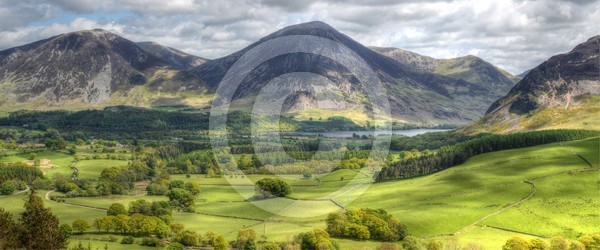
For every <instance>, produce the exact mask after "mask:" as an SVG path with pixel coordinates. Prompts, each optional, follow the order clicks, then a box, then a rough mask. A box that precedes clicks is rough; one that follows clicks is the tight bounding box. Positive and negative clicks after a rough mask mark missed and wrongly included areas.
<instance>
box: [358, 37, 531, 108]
mask: <svg viewBox="0 0 600 250" xmlns="http://www.w3.org/2000/svg"><path fill="white" fill-rule="evenodd" d="M370 48H371V49H373V50H375V51H377V52H379V53H381V54H383V55H386V56H388V57H390V58H393V59H394V60H396V61H398V62H400V63H403V64H405V65H407V66H409V67H412V68H413V69H416V70H420V71H426V72H431V73H436V74H440V75H443V76H447V77H451V78H454V79H459V80H465V81H468V82H470V83H474V84H477V85H479V86H480V87H482V88H485V89H487V90H488V91H490V93H493V95H492V96H490V97H491V98H493V99H494V100H495V99H498V98H500V97H502V96H504V95H505V94H506V93H508V91H509V90H510V89H511V88H512V87H513V86H514V85H515V84H516V83H517V82H518V81H519V80H520V78H518V77H515V76H513V75H511V74H510V73H508V72H506V71H504V70H502V69H500V68H498V67H496V66H494V65H493V64H491V63H489V62H487V61H485V60H483V59H481V58H479V57H476V56H471V55H469V56H463V57H458V58H452V59H436V58H433V57H429V56H424V55H421V54H418V53H415V52H411V51H406V50H402V49H398V48H389V47H370Z"/></svg>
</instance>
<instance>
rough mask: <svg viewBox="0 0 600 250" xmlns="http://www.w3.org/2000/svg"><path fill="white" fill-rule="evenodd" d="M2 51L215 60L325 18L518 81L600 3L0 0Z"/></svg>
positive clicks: (574, 40) (589, 22)
mask: <svg viewBox="0 0 600 250" xmlns="http://www.w3.org/2000/svg"><path fill="white" fill-rule="evenodd" d="M0 18H1V20H2V21H1V22H0V38H1V39H0V50H2V49H7V48H10V47H14V46H18V45H22V44H26V43H30V42H33V41H37V40H40V39H44V38H47V37H50V36H53V35H58V34H61V33H66V32H71V31H78V30H84V29H94V28H102V29H105V30H108V31H111V32H114V33H116V34H119V35H121V36H123V37H125V38H127V39H130V40H132V41H155V42H158V43H160V44H163V45H167V46H170V47H174V48H177V49H180V50H183V51H185V52H188V53H191V54H194V55H197V56H201V57H205V58H210V59H212V58H218V57H222V56H226V55H228V54H230V53H233V52H235V51H237V50H240V49H242V48H243V47H245V46H247V45H249V44H250V43H252V42H254V41H256V40H258V39H260V38H261V37H263V36H266V35H268V34H270V33H272V32H274V31H276V30H278V29H281V28H283V27H286V26H288V25H292V24H298V23H303V22H308V21H315V20H318V21H323V22H325V23H328V24H329V25H331V26H333V27H334V28H336V29H337V30H339V31H341V32H342V33H345V34H347V35H349V36H350V37H352V38H354V39H355V40H357V41H358V42H360V43H362V44H363V45H366V46H385V47H397V48H401V49H405V50H410V51H414V52H417V53H420V54H423V55H428V56H432V57H435V58H452V57H459V56H465V55H475V56H479V57H481V58H483V59H484V60H486V61H489V62H491V63H493V64H495V65H497V66H499V67H500V68H503V69H505V70H507V71H509V72H511V73H513V74H519V73H521V72H523V71H524V70H527V69H530V68H533V67H535V66H537V65H538V64H540V63H541V62H543V61H545V60H546V59H547V58H549V57H550V56H552V55H555V54H559V53H565V52H568V51H569V50H571V49H572V48H573V47H574V46H575V45H577V44H579V43H582V42H584V41H586V40H587V39H588V38H590V37H592V36H594V35H598V34H600V25H599V23H600V1H594V0H574V1H567V0H547V1H541V0H540V1H523V0H496V1H493V0H490V1H488V0H473V1H449V0H448V1H444V0H425V1H419V0H404V1H403V0H348V1H342V0H329V1H326V0H212V1H211V0H167V1H165V0H104V1H101V0H50V1H43V0H0Z"/></svg>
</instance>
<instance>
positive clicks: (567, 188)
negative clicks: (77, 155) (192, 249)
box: [0, 138, 600, 249]
mask: <svg viewBox="0 0 600 250" xmlns="http://www.w3.org/2000/svg"><path fill="white" fill-rule="evenodd" d="M598 141H599V138H591V139H586V140H581V141H573V142H565V143H551V144H546V145H541V146H535V147H529V148H522V149H514V150H504V151H498V152H493V153H488V154H483V155H479V156H475V157H472V158H471V159H469V160H468V161H467V162H465V163H464V164H461V165H458V166H455V167H452V168H449V169H446V170H444V171H441V172H438V173H435V174H431V175H427V176H421V177H416V178H411V179H406V180H399V181H390V182H383V183H372V182H373V181H372V177H371V176H372V172H371V170H368V169H363V170H362V171H352V170H338V171H334V172H331V173H329V174H326V175H321V176H318V177H317V178H312V179H309V180H305V179H302V176H301V175H287V176H280V178H282V179H284V180H286V181H287V182H288V183H289V184H290V185H291V186H292V189H293V193H292V194H291V195H290V198H282V199H267V200H260V201H252V200H247V199H244V197H243V196H242V195H240V193H238V189H239V190H243V191H244V190H245V191H247V192H252V191H253V189H254V187H253V186H251V185H247V183H248V181H249V180H252V181H256V180H258V179H261V178H264V177H272V176H266V175H248V176H245V177H241V176H235V177H233V176H224V177H219V178H208V177H206V176H204V175H190V176H189V177H188V176H186V175H172V176H171V180H184V181H186V182H188V181H189V182H195V183H198V184H200V186H201V193H200V194H199V196H198V201H197V202H196V212H194V213H183V212H176V211H174V212H173V219H174V221H175V222H179V223H183V224H184V225H185V226H186V228H188V229H192V230H197V231H198V232H201V233H204V232H206V231H209V230H212V231H216V232H219V233H221V234H223V235H224V236H225V237H226V238H227V240H234V239H235V238H236V233H237V230H238V229H240V228H247V227H249V228H252V229H254V230H255V231H256V232H257V234H258V235H259V236H260V235H265V236H266V240H267V241H284V240H291V238H292V237H293V236H294V235H296V234H298V233H302V232H306V231H308V230H311V229H312V228H325V222H324V219H325V217H326V214H327V213H330V212H334V211H339V210H340V209H342V208H341V207H340V206H339V205H338V204H343V206H345V208H364V207H368V208H383V209H385V210H386V211H388V212H389V213H391V214H392V215H393V216H395V217H396V218H397V219H398V220H400V221H401V222H403V223H405V224H406V226H407V228H408V231H409V233H410V234H411V235H413V236H416V237H419V238H422V239H431V238H434V239H440V240H443V241H448V242H450V241H453V242H457V244H461V245H463V246H466V245H467V244H469V242H477V244H479V245H481V246H483V247H484V249H500V248H501V246H502V245H503V244H504V243H505V241H506V239H508V238H510V237H511V236H515V235H518V236H521V237H523V238H531V237H538V236H539V237H551V236H555V235H564V236H566V237H570V238H577V237H578V236H580V235H581V234H586V233H594V232H600V226H598V225H600V215H598V211H599V210H600V196H599V195H598V194H599V193H600V186H599V185H598V183H599V180H600V171H599V167H600V163H599V161H600V159H599V143H598ZM575 153H577V154H579V155H581V156H583V157H584V158H585V159H587V160H588V161H589V162H590V163H592V165H593V167H590V166H589V165H588V164H587V163H586V162H585V161H584V160H583V159H582V158H580V157H579V156H578V155H576V154H575ZM37 155H38V157H39V158H40V159H49V160H50V163H51V164H53V165H56V166H57V167H56V168H52V169H49V170H46V171H45V174H46V175H51V174H53V173H63V172H65V173H71V170H70V168H69V166H70V164H71V163H72V162H73V157H72V156H70V155H67V154H63V153H55V152H47V151H43V152H39V153H38V154H37ZM27 157H28V155H26V154H22V155H21V154H15V155H9V156H5V157H2V158H0V161H3V162H7V161H22V160H28V159H27ZM124 164H127V161H122V160H84V161H80V162H77V163H76V167H77V168H78V169H79V171H80V177H81V178H98V176H99V175H100V172H101V171H102V169H104V168H106V167H112V166H120V165H124ZM526 181H527V182H529V183H527V182H526ZM47 192H49V191H47V190H39V191H38V195H40V196H42V197H44V195H45V194H46V193H47ZM25 197H26V194H24V193H23V194H16V195H11V196H4V197H0V207H3V208H4V209H6V210H8V211H11V212H13V213H14V214H19V213H20V212H22V211H23V202H24V199H25ZM137 199H145V200H148V201H156V200H168V198H167V197H166V196H147V195H144V194H138V195H111V196H100V197H78V198H67V199H66V203H55V202H52V201H49V200H44V202H45V205H46V206H47V207H49V208H51V209H52V212H53V213H54V214H56V216H57V217H58V218H59V219H60V221H61V222H62V223H71V222H72V221H73V220H75V219H85V220H88V221H89V222H90V223H91V222H92V221H93V219H94V218H97V217H101V216H103V215H105V211H104V210H102V209H107V208H108V207H109V206H110V204H112V203H122V204H124V205H126V206H127V204H128V203H129V202H131V201H134V200H137ZM520 201H521V202H522V203H518V202H520ZM79 205H82V206H79ZM87 206H89V207H87ZM90 207H97V208H98V209H94V208H90ZM265 208H267V209H265ZM102 237H103V235H98V234H96V233H95V230H94V229H90V230H89V232H87V234H84V235H75V236H74V238H72V240H71V244H72V245H73V244H77V243H78V242H79V241H80V240H81V241H82V243H83V244H84V245H87V243H88V242H89V243H90V244H91V245H92V246H93V247H100V248H103V247H104V244H107V246H108V247H109V249H123V248H125V247H127V246H125V245H120V244H119V243H118V242H119V241H120V238H122V236H121V235H116V237H118V238H119V241H117V242H106V241H103V240H102ZM337 240H338V241H339V243H340V246H341V247H342V249H374V248H375V247H377V246H379V245H380V244H381V243H380V242H373V241H354V240H349V239H337ZM135 246H136V247H139V248H142V246H139V245H135Z"/></svg>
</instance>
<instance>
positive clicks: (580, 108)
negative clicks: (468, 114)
mask: <svg viewBox="0 0 600 250" xmlns="http://www.w3.org/2000/svg"><path fill="white" fill-rule="evenodd" d="M599 58H600V36H594V37H592V38H590V39H588V40H587V41H586V42H584V43H581V44H579V45H577V46H576V47H575V48H574V49H573V50H571V51H570V52H568V53H565V54H559V55H555V56H553V57H551V58H550V59H548V60H547V61H545V62H543V63H542V64H540V65H538V66H537V67H535V68H533V69H532V70H531V71H530V72H529V73H528V74H527V75H526V76H525V77H524V78H523V79H522V80H521V81H519V82H518V83H517V85H515V87H513V88H512V89H511V90H510V92H509V93H508V94H507V95H506V96H504V97H503V98H500V99H499V100H497V101H496V102H494V104H492V106H490V108H489V109H488V111H487V112H486V115H485V117H483V118H482V119H481V120H480V121H478V122H476V123H475V124H473V125H471V126H469V127H467V128H465V129H464V131H466V132H477V131H489V132H503V133H507V132H514V131H527V130H540V129H551V128H583V129H596V130H597V129H600V124H599V123H598V121H597V117H599V116H600V106H599V105H598V103H600V102H599V101H600V82H599V79H600V62H599Z"/></svg>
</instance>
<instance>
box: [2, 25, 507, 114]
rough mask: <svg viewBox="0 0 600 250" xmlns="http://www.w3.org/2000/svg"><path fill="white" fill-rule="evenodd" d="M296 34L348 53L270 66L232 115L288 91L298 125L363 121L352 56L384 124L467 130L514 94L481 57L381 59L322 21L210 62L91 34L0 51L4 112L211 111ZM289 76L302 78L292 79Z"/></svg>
mask: <svg viewBox="0 0 600 250" xmlns="http://www.w3.org/2000/svg"><path fill="white" fill-rule="evenodd" d="M292 35H304V36H310V37H321V38H326V39H329V40H332V41H335V42H337V43H339V44H341V45H343V46H344V47H346V48H348V49H349V50H350V51H351V53H348V54H344V53H338V54H336V55H335V58H328V57H324V56H321V55H317V54H316V53H289V54H283V55H280V56H277V57H275V58H272V59H271V60H267V61H265V62H264V63H262V64H260V65H258V67H256V68H255V69H253V70H252V71H251V72H250V74H249V75H248V76H247V77H246V78H244V79H243V82H242V84H241V85H240V87H239V88H238V89H236V92H235V95H234V100H235V103H236V105H237V107H238V108H240V109H250V108H252V107H253V105H252V104H253V103H254V101H255V99H256V98H257V97H258V98H263V99H264V98H265V96H266V98H267V99H269V98H279V97H280V95H279V94H281V90H282V89H288V90H290V91H291V92H290V95H289V96H286V98H285V100H284V102H283V111H284V112H285V113H287V114H289V115H294V116H296V117H298V118H301V119H303V118H305V119H308V118H326V117H331V116H345V117H347V118H351V119H353V120H355V121H358V122H365V120H367V119H368V115H369V114H371V112H370V111H369V110H371V109H373V107H374V105H373V103H372V102H371V100H369V98H368V97H367V95H366V93H365V89H364V88H365V87H364V85H363V84H361V83H359V82H358V80H357V79H358V78H360V76H361V75H359V76H356V75H353V72H352V69H351V68H346V67H345V66H343V64H342V63H341V62H346V63H348V62H350V63H353V62H355V61H356V60H355V58H353V57H351V56H350V54H352V53H355V54H357V55H358V56H360V57H361V58H362V59H363V60H364V61H366V63H367V64H368V66H369V67H370V68H371V69H373V71H374V72H375V73H376V75H377V77H379V79H381V81H382V82H383V85H384V86H383V87H384V89H381V90H378V91H377V94H378V95H385V96H386V97H387V98H388V99H389V102H390V104H391V111H392V117H386V118H388V119H391V120H393V121H395V122H398V123H406V124H411V125H439V124H452V125H463V124H468V123H470V122H472V121H474V120H477V119H478V118H480V117H481V116H483V114H484V112H485V110H486V109H487V108H488V107H489V105H490V104H491V101H492V100H496V99H497V98H498V97H499V96H501V95H503V94H505V93H506V91H508V89H509V88H510V87H511V86H512V78H511V76H510V75H508V74H507V73H506V72H503V71H502V70H500V69H498V68H496V67H494V66H493V65H491V64H489V63H487V62H485V61H483V60H481V59H479V58H475V57H464V58H460V59H456V60H455V59H449V60H446V61H444V60H441V61H440V60H437V59H433V58H429V57H425V56H421V55H418V54H415V53H411V52H406V51H401V50H397V49H393V50H392V49H377V48H376V50H377V51H378V52H377V51H374V50H373V49H370V48H368V47H365V46H363V45H362V44H360V43H358V42H356V41H354V40H353V39H352V38H350V37H348V36H346V35H344V34H342V33H340V32H339V31H337V30H336V29H334V28H333V27H331V26H329V25H327V24H325V23H322V22H309V23H303V24H298V25H293V26H289V27H286V28H283V29H281V30H279V31H276V32H274V33H272V34H270V35H268V36H266V37H264V38H262V39H260V40H259V41H257V42H255V43H253V44H251V45H249V46H247V47H246V48H244V49H242V50H240V51H238V52H235V53H233V54H231V55H228V56H225V57H222V58H218V59H215V60H206V59H203V58H200V57H196V56H192V55H189V54H186V53H184V52H181V51H179V50H176V49H173V48H169V47H165V46H162V45H159V44H156V43H152V42H143V43H134V42H132V41H129V40H127V39H125V38H123V37H120V36H118V35H115V34H112V33H110V32H107V31H103V30H89V31H80V32H72V33H67V34H63V35H59V36H55V37H51V38H48V39H44V40H41V41H37V42H34V43H31V44H27V45H23V46H19V47H15V48H11V49H7V50H4V51H0V90H1V91H0V97H1V99H0V108H1V110H2V111H11V110H17V109H23V108H27V109H46V108H50V109H82V108H89V107H104V106H113V105H131V106H181V105H183V106H192V107H194V108H207V107H208V106H207V105H209V104H210V102H211V98H213V94H214V93H215V91H216V89H217V87H218V86H219V84H220V82H221V79H222V78H223V76H224V75H225V73H226V72H227V71H228V69H229V68H230V67H231V66H232V65H233V64H234V63H235V62H236V61H237V60H238V59H239V58H240V57H241V56H242V55H244V53H246V52H248V51H250V50H251V49H252V48H255V47H256V46H258V45H260V44H262V43H265V42H267V41H271V40H273V39H276V38H281V37H287V36H292ZM305 38H306V37H305ZM280 46H283V48H284V49H286V51H293V50H294V49H299V48H307V46H310V45H308V43H307V40H303V39H302V38H301V39H299V40H295V41H292V42H289V43H288V44H283V45H280ZM334 49H339V48H334ZM339 51H342V50H339ZM399 53H401V54H403V55H404V56H398V54H399ZM402 58H404V59H402ZM401 59H402V60H401ZM295 72H296V73H297V72H302V73H300V74H294V75H290V74H288V73H295ZM261 93H262V95H261ZM265 93H270V94H265ZM261 100H262V99H261ZM264 108H265V109H272V108H273V107H272V106H268V105H267V106H266V107H264Z"/></svg>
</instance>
